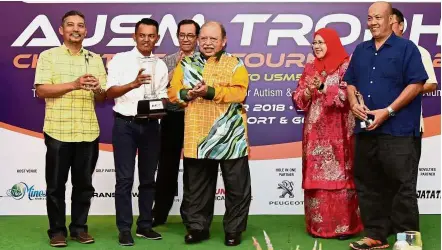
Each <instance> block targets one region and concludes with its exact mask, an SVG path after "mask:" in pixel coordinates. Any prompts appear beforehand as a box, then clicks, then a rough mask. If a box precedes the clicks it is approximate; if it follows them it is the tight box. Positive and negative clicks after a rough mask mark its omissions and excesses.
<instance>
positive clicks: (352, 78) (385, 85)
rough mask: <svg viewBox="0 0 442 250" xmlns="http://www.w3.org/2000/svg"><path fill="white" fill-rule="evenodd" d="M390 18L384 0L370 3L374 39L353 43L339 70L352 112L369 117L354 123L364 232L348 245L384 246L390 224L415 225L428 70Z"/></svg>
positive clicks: (402, 228) (399, 227) (402, 227)
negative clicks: (419, 143)
mask: <svg viewBox="0 0 442 250" xmlns="http://www.w3.org/2000/svg"><path fill="white" fill-rule="evenodd" d="M393 21H394V19H393V15H392V7H391V5H390V4H389V3H387V2H376V3H374V4H372V5H371V6H370V8H369V10H368V20H367V25H368V27H369V29H370V31H371V34H372V36H373V39H372V40H369V41H366V42H363V43H361V44H359V45H358V46H357V47H356V49H355V51H354V53H353V56H352V59H351V62H350V65H349V67H348V70H347V72H346V74H345V76H344V81H346V82H347V83H348V99H349V102H350V105H351V109H352V112H353V114H354V115H355V116H356V117H357V118H358V119H359V120H361V121H365V120H367V119H372V123H371V124H370V125H367V127H364V126H360V122H357V123H356V128H355V134H356V136H355V137H356V142H355V162H354V164H355V166H354V175H355V183H356V189H357V192H358V198H359V207H360V211H361V218H362V222H363V224H364V228H365V234H366V237H364V238H363V239H361V240H359V241H356V242H353V243H351V244H350V247H351V248H353V249H378V248H387V247H388V246H389V245H388V242H387V237H388V235H389V233H390V230H391V228H392V227H393V228H394V229H395V231H396V230H399V231H407V230H416V231H418V230H419V209H418V205H417V194H416V182H417V171H415V169H417V167H418V160H417V154H416V150H415V147H414V140H415V137H418V136H420V111H421V107H420V105H421V98H422V96H421V94H420V93H421V91H422V85H423V84H424V82H425V81H426V80H427V78H428V76H427V74H426V72H425V69H424V66H423V64H422V60H421V55H420V53H419V50H418V48H417V47H416V45H415V44H414V43H413V42H411V41H409V40H406V39H402V38H400V37H398V36H396V35H395V34H394V33H393V31H392V24H393ZM356 91H357V92H358V93H359V94H360V97H362V98H363V100H364V102H358V99H357V96H356Z"/></svg>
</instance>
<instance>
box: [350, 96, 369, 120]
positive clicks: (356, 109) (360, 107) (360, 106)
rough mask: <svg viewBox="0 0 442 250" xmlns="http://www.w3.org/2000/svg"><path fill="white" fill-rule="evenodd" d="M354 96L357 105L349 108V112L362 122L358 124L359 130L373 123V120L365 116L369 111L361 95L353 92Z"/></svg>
mask: <svg viewBox="0 0 442 250" xmlns="http://www.w3.org/2000/svg"><path fill="white" fill-rule="evenodd" d="M355 96H356V100H357V101H358V103H357V104H354V105H353V106H352V107H351V110H352V112H353V114H355V115H356V117H358V118H359V119H361V120H362V122H361V123H360V125H361V128H367V127H368V126H370V125H371V124H372V123H373V119H372V118H371V117H368V115H367V111H368V110H369V109H368V108H367V106H365V103H364V97H363V96H362V95H361V93H359V92H358V91H355Z"/></svg>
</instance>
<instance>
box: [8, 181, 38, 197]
mask: <svg viewBox="0 0 442 250" xmlns="http://www.w3.org/2000/svg"><path fill="white" fill-rule="evenodd" d="M6 196H7V197H11V198H13V199H14V200H21V199H23V198H25V197H27V198H28V199H29V200H44V199H45V198H46V192H45V191H44V190H38V189H36V188H35V187H34V185H32V186H30V185H28V184H26V183H24V182H20V183H17V184H14V185H13V186H12V187H11V189H8V190H7V191H6ZM25 199H26V198H25Z"/></svg>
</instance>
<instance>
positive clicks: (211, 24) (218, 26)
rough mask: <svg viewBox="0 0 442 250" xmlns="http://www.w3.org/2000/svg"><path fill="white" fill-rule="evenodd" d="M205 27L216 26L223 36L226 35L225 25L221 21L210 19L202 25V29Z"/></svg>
mask: <svg viewBox="0 0 442 250" xmlns="http://www.w3.org/2000/svg"><path fill="white" fill-rule="evenodd" d="M205 27H210V28H214V29H216V28H218V29H219V32H220V34H221V36H222V37H223V38H224V37H226V29H225V28H224V25H222V23H220V22H217V21H208V22H206V23H204V24H203V26H201V29H203V28H205Z"/></svg>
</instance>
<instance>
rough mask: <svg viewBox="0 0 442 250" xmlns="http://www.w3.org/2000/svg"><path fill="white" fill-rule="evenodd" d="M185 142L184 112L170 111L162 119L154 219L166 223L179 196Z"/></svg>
mask: <svg viewBox="0 0 442 250" xmlns="http://www.w3.org/2000/svg"><path fill="white" fill-rule="evenodd" d="M183 140H184V111H168V112H167V115H166V116H165V117H164V118H163V119H161V150H160V161H159V163H158V172H157V179H156V191H155V204H154V207H153V217H154V219H155V221H156V222H159V223H165V222H166V221H167V216H168V215H169V211H170V209H171V208H172V205H173V200H174V198H175V196H176V195H177V194H178V172H179V168H180V160H181V151H182V148H183Z"/></svg>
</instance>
